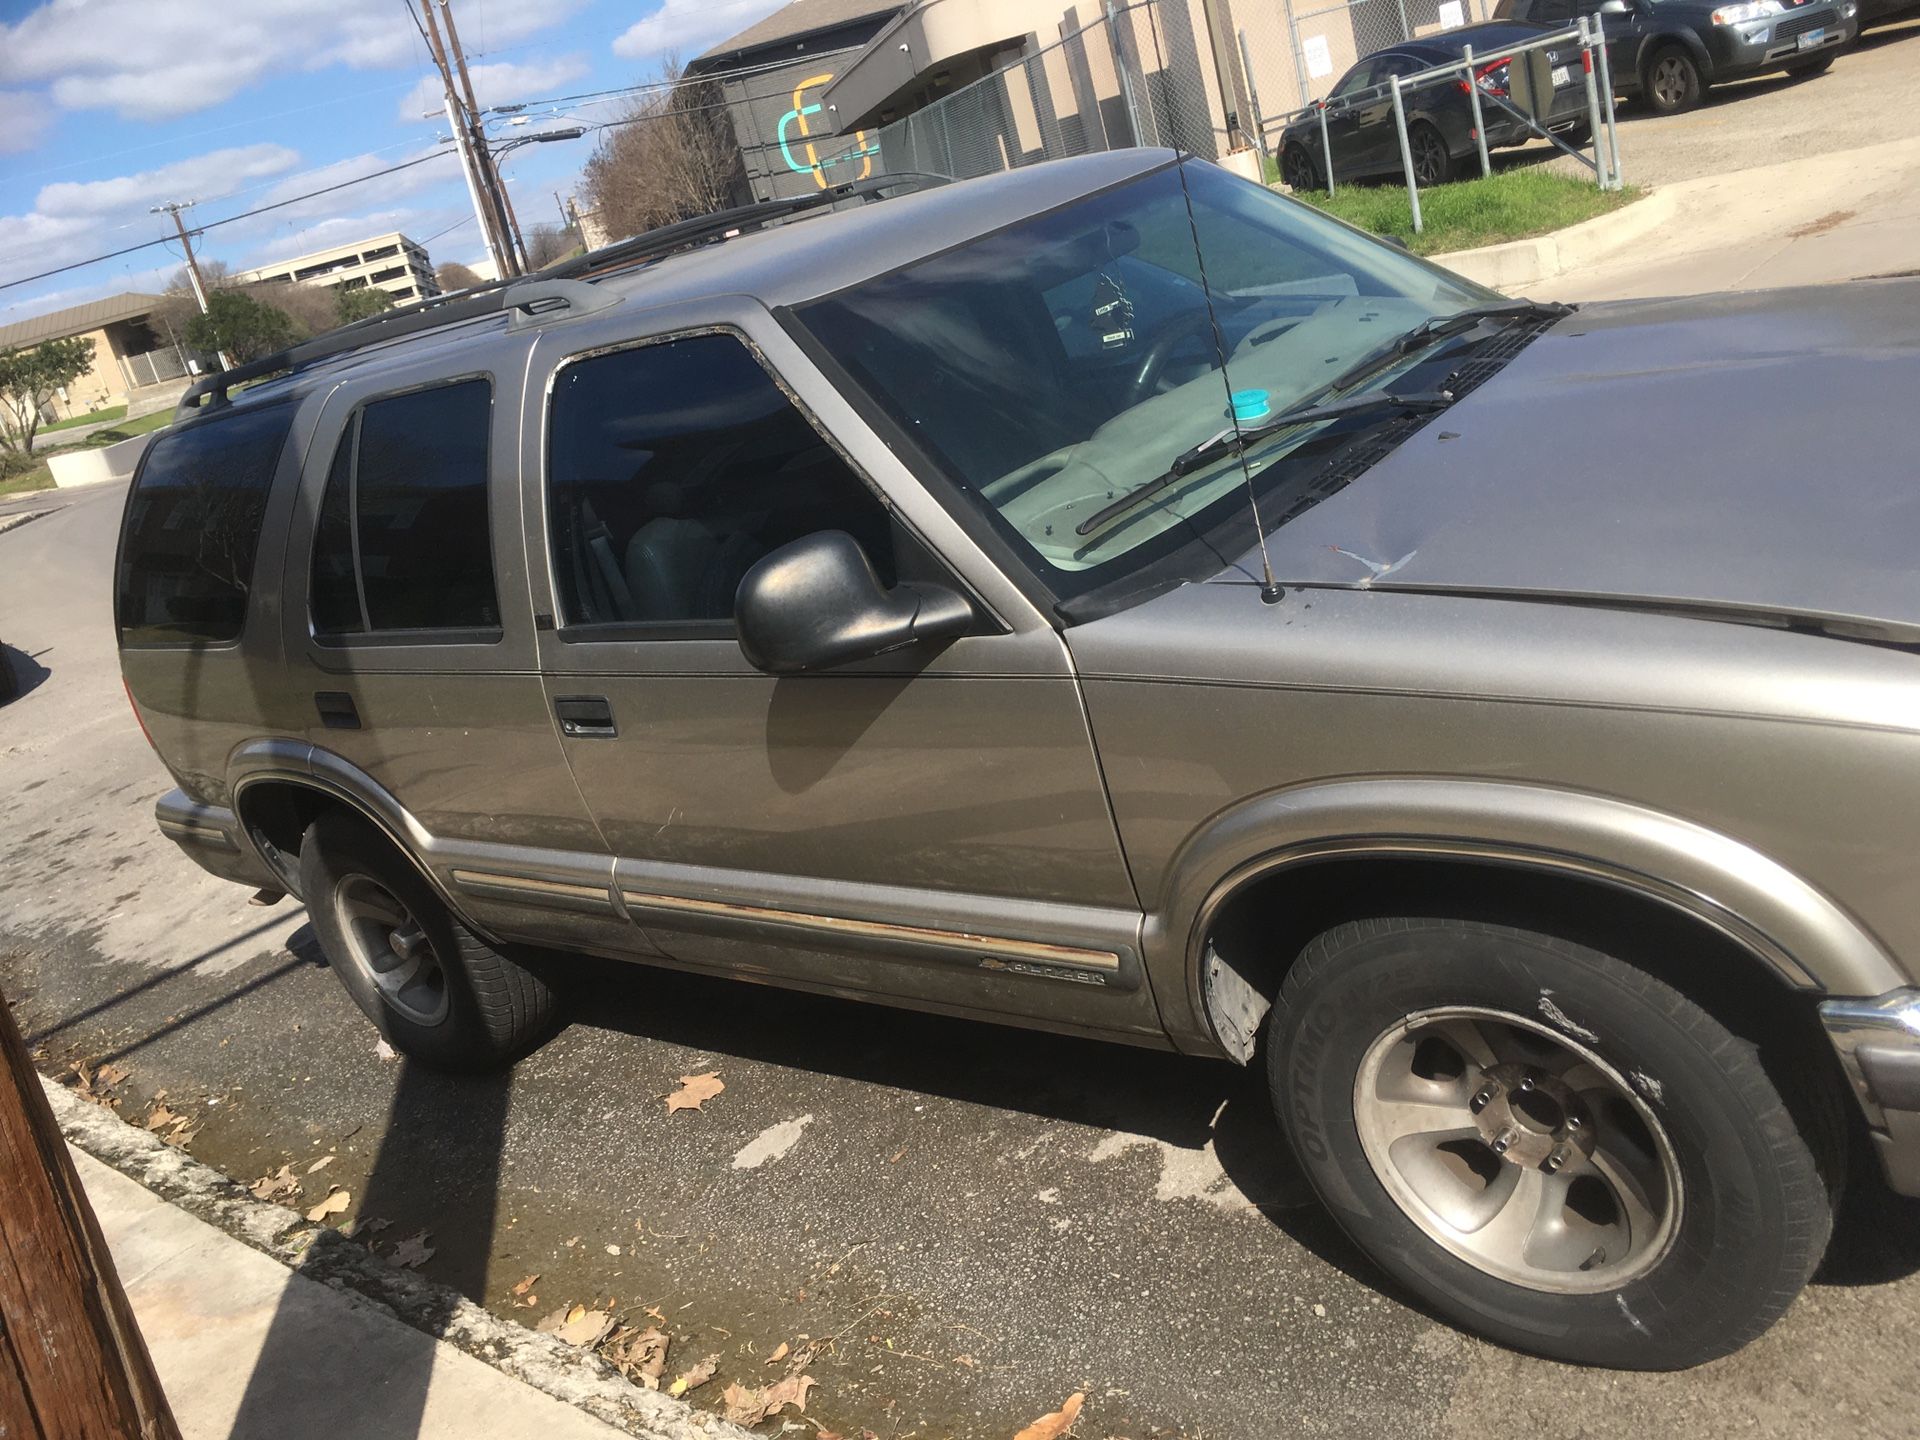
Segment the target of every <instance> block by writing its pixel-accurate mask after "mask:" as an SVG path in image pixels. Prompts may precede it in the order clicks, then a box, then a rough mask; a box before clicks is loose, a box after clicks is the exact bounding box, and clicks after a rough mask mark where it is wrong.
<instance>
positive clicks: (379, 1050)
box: [373, 1040, 400, 1060]
mask: <svg viewBox="0 0 1920 1440" xmlns="http://www.w3.org/2000/svg"><path fill="white" fill-rule="evenodd" d="M373 1053H374V1054H376V1055H378V1056H379V1057H380V1058H381V1059H382V1060H398V1059H399V1058H400V1052H399V1051H398V1050H396V1049H394V1048H393V1047H392V1046H391V1045H389V1044H387V1042H386V1041H385V1040H381V1041H379V1042H378V1043H377V1044H375V1045H374V1047H373Z"/></svg>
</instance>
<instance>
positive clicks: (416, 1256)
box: [387, 1230, 433, 1270]
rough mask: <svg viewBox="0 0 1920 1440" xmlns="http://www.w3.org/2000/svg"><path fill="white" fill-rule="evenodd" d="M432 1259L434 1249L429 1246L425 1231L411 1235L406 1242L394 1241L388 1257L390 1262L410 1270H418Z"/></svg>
mask: <svg viewBox="0 0 1920 1440" xmlns="http://www.w3.org/2000/svg"><path fill="white" fill-rule="evenodd" d="M432 1258H433V1248H432V1247H431V1246H430V1245H428V1244H427V1232H426V1231H425V1230H422V1231H420V1232H419V1233H417V1234H414V1235H409V1236H407V1238H406V1239H404V1240H396V1241H394V1242H393V1249H392V1251H391V1252H389V1253H388V1255H387V1259H388V1260H390V1261H392V1262H393V1263H394V1264H395V1265H400V1266H404V1267H405V1268H406V1269H408V1270H417V1269H419V1268H420V1267H421V1266H422V1265H424V1264H426V1263H427V1261H429V1260H431V1259H432Z"/></svg>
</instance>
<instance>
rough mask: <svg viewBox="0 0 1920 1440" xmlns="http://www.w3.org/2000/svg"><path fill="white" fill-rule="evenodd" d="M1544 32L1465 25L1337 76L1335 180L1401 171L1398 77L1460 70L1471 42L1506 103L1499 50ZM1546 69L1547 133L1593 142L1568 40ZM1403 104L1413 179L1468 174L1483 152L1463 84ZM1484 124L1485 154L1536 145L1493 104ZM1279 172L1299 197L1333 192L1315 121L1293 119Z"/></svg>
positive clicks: (1487, 102) (1424, 91) (1480, 70)
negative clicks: (1391, 85) (1549, 92)
mask: <svg viewBox="0 0 1920 1440" xmlns="http://www.w3.org/2000/svg"><path fill="white" fill-rule="evenodd" d="M1556 28H1559V29H1565V28H1566V27H1565V26H1564V25H1562V26H1559V27H1556ZM1546 33H1547V28H1546V27H1545V26H1541V25H1530V24H1513V23H1510V22H1503V23H1495V24H1487V25H1467V26H1463V27H1462V28H1460V29H1458V30H1449V31H1447V32H1445V33H1444V34H1440V35H1429V36H1426V37H1424V38H1422V39H1419V40H1409V41H1407V42H1406V43H1404V44H1401V45H1394V46H1391V47H1389V48H1388V49H1385V50H1378V51H1375V52H1374V53H1373V54H1371V55H1368V56H1366V57H1364V58H1363V59H1361V60H1360V61H1359V62H1358V63H1357V64H1356V65H1354V67H1353V68H1352V69H1351V70H1349V71H1347V73H1346V74H1344V75H1342V76H1341V77H1340V79H1339V81H1338V82H1337V83H1336V84H1335V85H1334V87H1333V90H1332V91H1331V92H1330V93H1329V94H1328V96H1327V101H1326V104H1327V126H1326V140H1327V144H1328V145H1330V146H1331V147H1332V150H1333V174H1334V183H1335V184H1338V183H1339V182H1341V181H1343V180H1358V179H1365V178H1370V177H1373V176H1376V175H1393V176H1398V175H1399V174H1401V173H1402V163H1401V158H1400V142H1399V135H1398V133H1397V131H1396V130H1395V127H1394V123H1393V97H1392V95H1391V94H1390V92H1389V90H1388V82H1389V80H1390V79H1391V78H1392V77H1393V76H1395V75H1398V76H1400V77H1401V79H1403V80H1406V79H1410V78H1411V77H1413V76H1415V75H1418V74H1419V73H1420V72H1421V71H1423V70H1431V69H1433V68H1434V67H1435V66H1439V65H1451V64H1454V63H1456V62H1457V61H1459V60H1460V59H1462V58H1463V56H1464V55H1465V52H1466V48H1467V47H1468V46H1469V45H1471V46H1472V47H1473V50H1474V54H1475V55H1476V56H1485V57H1487V59H1486V63H1485V64H1484V65H1481V66H1478V67H1477V74H1478V77H1479V80H1480V87H1481V92H1482V94H1483V96H1498V97H1501V98H1505V96H1506V93H1507V64H1506V60H1505V57H1504V56H1503V55H1502V53H1501V52H1502V47H1509V48H1510V47H1512V46H1515V45H1524V44H1526V43H1527V42H1528V41H1530V40H1537V39H1539V38H1540V36H1542V35H1543V34H1546ZM1549 64H1551V65H1552V66H1553V80H1554V92H1553V107H1552V109H1551V111H1550V112H1549V114H1548V118H1547V128H1548V129H1549V130H1551V131H1552V132H1553V133H1554V134H1556V135H1557V136H1559V137H1560V139H1561V140H1562V141H1563V142H1564V143H1566V144H1568V145H1571V146H1573V147H1574V148H1576V149H1578V148H1579V147H1580V146H1582V145H1585V144H1586V143H1587V140H1588V138H1589V126H1588V123H1587V91H1586V83H1585V81H1584V80H1583V79H1582V76H1581V71H1580V55H1579V51H1578V49H1577V48H1576V47H1574V46H1573V45H1572V44H1571V43H1569V44H1568V46H1567V47H1566V50H1565V52H1564V53H1554V52H1550V53H1549ZM1405 105H1406V111H1407V147H1408V149H1409V150H1411V151H1412V153H1413V173H1414V178H1415V179H1416V180H1418V181H1419V183H1420V184H1422V185H1438V184H1441V183H1442V182H1444V181H1447V180H1451V179H1454V178H1455V177H1456V176H1458V175H1460V174H1462V173H1464V172H1465V171H1466V169H1467V168H1468V166H1469V165H1470V163H1471V162H1472V161H1473V159H1474V157H1475V156H1477V155H1478V153H1479V145H1478V142H1477V140H1476V138H1475V136H1474V133H1473V106H1472V104H1471V103H1470V102H1469V99H1468V96H1467V85H1466V81H1464V80H1456V81H1454V82H1452V83H1450V84H1434V85H1426V86H1422V87H1421V88H1419V89H1417V90H1409V91H1407V92H1406V95H1405ZM1481 120H1482V122H1483V123H1484V124H1485V125H1486V128H1487V146H1488V148H1489V149H1499V148H1501V147H1503V146H1508V145H1524V144H1526V143H1527V141H1528V140H1530V139H1532V138H1534V132H1533V131H1532V130H1531V129H1529V128H1528V127H1527V125H1526V124H1525V123H1524V122H1523V121H1521V120H1520V119H1518V118H1517V117H1516V116H1514V115H1513V114H1512V113H1511V112H1509V111H1507V110H1505V109H1503V108H1501V106H1500V105H1499V104H1497V103H1496V102H1495V101H1494V100H1493V99H1491V98H1488V99H1483V100H1482V102H1481ZM1280 174H1281V178H1282V179H1284V180H1285V181H1286V182H1287V184H1288V185H1290V186H1292V187H1293V188H1294V189H1295V190H1305V189H1312V190H1324V189H1326V188H1327V162H1326V155H1325V150H1324V148H1323V146H1322V144H1321V132H1320V120H1319V117H1318V116H1312V117H1309V118H1308V119H1305V120H1300V121H1296V122H1295V123H1294V124H1292V125H1289V126H1288V127H1287V128H1286V129H1285V130H1284V131H1283V132H1282V133H1281V136H1280Z"/></svg>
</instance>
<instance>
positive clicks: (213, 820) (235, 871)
mask: <svg viewBox="0 0 1920 1440" xmlns="http://www.w3.org/2000/svg"><path fill="white" fill-rule="evenodd" d="M153 817H154V819H155V820H157V821H158V822H159V824H160V833H161V834H162V835H164V836H166V837H167V838H168V839H169V840H171V841H173V843H174V844H176V845H178V846H179V847H180V848H181V849H182V850H184V851H186V852H187V855H188V856H189V858H191V859H192V860H193V861H194V863H195V864H197V865H198V866H199V867H200V868H201V869H202V870H205V871H206V872H207V873H208V874H211V875H218V876H219V877H220V878H221V879H222V880H232V881H234V882H235V883H236V884H240V885H250V886H252V887H253V888H254V889H256V890H280V889H283V888H284V885H283V882H281V881H280V880H279V879H278V878H277V877H276V876H275V875H274V873H273V872H272V871H271V870H269V869H267V867H266V866H265V865H264V864H263V863H262V862H261V860H260V857H259V856H258V855H257V854H256V853H255V852H254V849H253V846H251V845H250V844H248V843H247V840H246V837H245V836H244V835H243V834H242V833H241V829H240V821H239V818H238V817H237V816H235V815H234V813H233V811H231V810H228V809H226V808H225V807H224V806H220V805H203V804H201V803H200V802H199V801H198V800H195V799H193V798H192V797H191V796H189V795H188V794H187V793H186V791H184V790H169V791H168V792H167V793H166V794H164V795H162V796H161V797H160V798H159V799H158V800H157V801H155V802H154V806H153Z"/></svg>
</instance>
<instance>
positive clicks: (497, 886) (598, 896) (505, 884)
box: [453, 869, 615, 915]
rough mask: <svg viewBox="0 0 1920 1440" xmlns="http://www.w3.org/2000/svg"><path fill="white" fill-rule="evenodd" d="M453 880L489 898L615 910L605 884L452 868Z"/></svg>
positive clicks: (605, 912) (606, 912) (607, 912)
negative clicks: (588, 883) (587, 883)
mask: <svg viewBox="0 0 1920 1440" xmlns="http://www.w3.org/2000/svg"><path fill="white" fill-rule="evenodd" d="M453 883H454V884H455V885H457V886H459V887H460V888H461V889H462V890H465V891H467V892H468V893H469V894H473V895H483V896H485V897H487V898H488V899H490V900H518V901H521V902H523V903H524V904H528V905H544V906H550V907H552V908H555V909H559V910H586V911H591V912H593V913H594V914H597V915H612V914H614V913H615V911H614V904H613V894H612V892H611V891H610V890H609V889H608V888H607V887H606V886H604V885H600V886H595V885H571V884H568V883H567V882H566V881H563V880H537V879H534V878H533V877H532V876H527V875H503V874H499V873H497V872H493V871H486V870H458V869H456V870H455V871H453Z"/></svg>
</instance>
